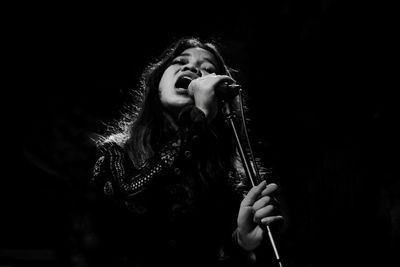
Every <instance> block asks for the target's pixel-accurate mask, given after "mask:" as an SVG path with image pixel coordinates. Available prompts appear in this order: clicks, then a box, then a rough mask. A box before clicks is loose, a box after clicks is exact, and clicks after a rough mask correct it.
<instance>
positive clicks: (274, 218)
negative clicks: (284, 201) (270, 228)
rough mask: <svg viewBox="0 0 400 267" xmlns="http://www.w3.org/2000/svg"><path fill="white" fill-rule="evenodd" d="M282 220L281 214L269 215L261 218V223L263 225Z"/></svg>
mask: <svg viewBox="0 0 400 267" xmlns="http://www.w3.org/2000/svg"><path fill="white" fill-rule="evenodd" d="M282 221H283V216H282V215H276V216H269V217H265V218H262V219H261V223H262V224H263V225H271V224H273V223H276V222H282Z"/></svg>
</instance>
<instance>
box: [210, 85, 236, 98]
mask: <svg viewBox="0 0 400 267" xmlns="http://www.w3.org/2000/svg"><path fill="white" fill-rule="evenodd" d="M240 88H241V86H240V85H238V84H235V83H231V84H229V83H227V82H223V83H221V84H220V85H218V87H217V89H216V94H217V97H219V98H222V99H232V98H234V97H236V96H237V95H238V94H239V90H240Z"/></svg>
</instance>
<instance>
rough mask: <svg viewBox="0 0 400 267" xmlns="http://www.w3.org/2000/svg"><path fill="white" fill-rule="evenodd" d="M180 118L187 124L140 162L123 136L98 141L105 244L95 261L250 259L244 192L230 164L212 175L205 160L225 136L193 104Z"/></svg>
mask: <svg viewBox="0 0 400 267" xmlns="http://www.w3.org/2000/svg"><path fill="white" fill-rule="evenodd" d="M180 122H181V123H182V125H183V127H182V128H181V130H180V131H178V132H176V133H174V134H172V135H171V136H170V137H168V138H167V140H168V141H167V142H165V144H164V145H163V146H162V148H161V149H160V150H159V151H158V152H157V153H155V155H154V156H153V157H151V158H150V159H149V160H147V161H146V162H144V163H143V164H142V165H141V166H140V167H139V168H135V167H134V164H133V163H132V161H131V159H130V157H129V156H128V153H127V152H126V151H125V150H124V149H123V148H121V147H120V146H119V145H118V144H116V143H114V142H109V143H105V144H103V145H102V146H100V147H99V155H98V158H97V161H96V163H95V165H94V170H93V177H92V183H93V184H94V185H95V188H96V190H97V191H96V192H97V193H98V194H97V202H98V205H97V209H98V212H97V213H96V214H97V215H96V218H95V220H94V221H95V224H96V230H97V233H98V238H99V244H100V245H99V251H98V255H99V256H98V257H97V260H96V263H95V264H94V265H95V266H156V264H159V263H163V264H166V265H170V266H246V264H248V263H250V261H249V258H248V256H249V254H248V253H247V252H245V251H244V250H242V249H241V248H240V247H239V246H238V245H237V242H236V238H235V232H234V231H235V229H236V218H237V213H238V208H239V205H240V201H241V199H242V196H243V195H242V194H241V193H240V192H237V191H236V190H234V187H233V186H232V185H231V183H230V182H229V181H230V178H229V172H228V171H225V172H223V173H220V175H219V177H218V179H214V180H212V181H209V180H207V170H206V169H204V168H203V167H202V166H201V164H200V163H199V162H201V158H202V157H204V155H206V154H210V151H212V149H213V146H216V142H218V140H217V139H216V137H215V136H214V135H213V134H212V132H211V131H210V129H209V128H208V124H207V123H206V118H205V116H204V113H203V112H202V111H200V110H199V109H197V108H196V107H194V106H191V107H188V108H186V109H185V110H184V111H182V113H181V116H180ZM210 144H211V146H210ZM210 149H211V150H210ZM205 185H206V186H205Z"/></svg>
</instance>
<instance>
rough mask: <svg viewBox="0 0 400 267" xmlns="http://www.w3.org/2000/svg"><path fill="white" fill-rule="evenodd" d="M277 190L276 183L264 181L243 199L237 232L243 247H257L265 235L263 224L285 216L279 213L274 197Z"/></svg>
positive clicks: (246, 248) (248, 248)
mask: <svg viewBox="0 0 400 267" xmlns="http://www.w3.org/2000/svg"><path fill="white" fill-rule="evenodd" d="M277 190H278V186H277V185H276V184H274V183H271V184H268V185H267V183H266V182H265V181H263V182H261V183H260V184H258V185H256V186H254V187H253V188H251V190H250V191H249V192H248V193H247V195H246V197H245V198H244V199H243V200H242V202H241V204H240V209H239V215H238V218H237V224H238V228H237V231H236V234H237V240H238V243H239V245H240V246H241V247H242V248H243V249H245V250H247V251H252V250H254V249H256V248H257V247H258V246H259V245H260V244H261V241H262V240H263V237H264V231H265V230H264V229H263V227H262V226H266V225H270V224H271V223H274V222H277V221H282V220H283V217H282V216H281V215H279V214H278V209H277V207H276V205H274V204H275V203H274V201H273V197H272V194H273V193H274V192H276V191H277Z"/></svg>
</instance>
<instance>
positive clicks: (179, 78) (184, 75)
mask: <svg viewBox="0 0 400 267" xmlns="http://www.w3.org/2000/svg"><path fill="white" fill-rule="evenodd" d="M186 77H187V78H189V79H190V80H192V81H193V80H194V79H197V78H199V76H197V75H196V74H194V73H193V72H184V73H182V74H180V75H179V76H178V78H177V79H176V81H175V87H176V85H177V83H178V82H179V81H180V80H181V79H182V78H186ZM185 89H187V88H185Z"/></svg>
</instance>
